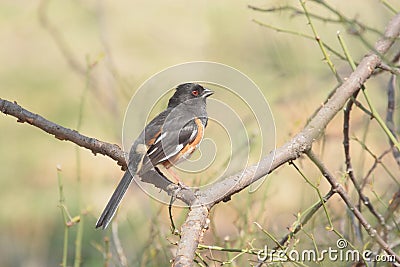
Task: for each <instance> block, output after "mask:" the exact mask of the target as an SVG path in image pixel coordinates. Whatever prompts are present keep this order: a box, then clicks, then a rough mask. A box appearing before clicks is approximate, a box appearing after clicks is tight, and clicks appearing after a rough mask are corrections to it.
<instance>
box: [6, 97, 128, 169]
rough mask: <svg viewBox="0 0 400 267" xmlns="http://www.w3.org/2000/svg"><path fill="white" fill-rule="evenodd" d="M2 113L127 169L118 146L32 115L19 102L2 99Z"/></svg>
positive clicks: (122, 153)
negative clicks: (100, 155)
mask: <svg viewBox="0 0 400 267" xmlns="http://www.w3.org/2000/svg"><path fill="white" fill-rule="evenodd" d="M0 111H1V112H2V113H4V114H6V115H11V116H14V117H16V118H17V119H18V122H20V123H25V122H26V123H29V124H31V125H33V126H36V127H38V128H40V129H42V130H43V131H45V132H46V133H49V134H51V135H54V136H55V138H57V139H60V140H67V141H70V142H72V143H75V144H77V145H78V146H80V147H84V148H87V149H89V150H91V151H92V152H93V154H95V155H96V154H98V153H99V154H102V155H105V156H108V157H110V158H112V159H113V160H115V161H116V162H117V164H118V165H120V166H122V168H123V169H124V170H125V169H126V162H125V154H124V152H123V151H122V150H121V148H120V147H119V146H118V145H116V144H110V143H107V142H103V141H100V140H97V139H96V138H92V137H88V136H85V135H83V134H80V133H79V132H78V131H76V130H71V129H68V128H65V127H63V126H61V125H59V124H56V123H54V122H51V121H49V120H47V119H45V118H43V117H42V116H40V115H38V114H35V113H32V112H30V111H28V110H26V109H24V108H22V107H21V106H20V105H18V104H17V102H14V103H13V102H10V101H7V100H5V99H1V98H0Z"/></svg>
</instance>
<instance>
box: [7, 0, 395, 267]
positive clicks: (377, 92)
mask: <svg viewBox="0 0 400 267" xmlns="http://www.w3.org/2000/svg"><path fill="white" fill-rule="evenodd" d="M391 2H392V4H393V5H394V7H395V8H397V10H399V9H400V5H399V4H398V3H395V2H396V1H391ZM329 3H330V4H331V5H332V6H333V7H335V8H337V10H339V11H340V12H342V13H343V14H345V15H346V16H348V17H349V18H356V19H357V20H359V21H361V22H363V23H365V24H367V25H369V26H371V27H373V28H376V29H378V30H380V31H382V30H383V28H384V26H385V25H386V23H387V22H388V20H389V19H390V18H391V17H392V16H393V14H392V13H391V12H390V11H389V10H388V9H387V8H385V7H384V5H383V4H382V3H381V2H380V1H378V0H369V1H364V0H357V1H339V0H337V1H329ZM248 4H249V2H246V1H228V0H221V1H183V0H179V1H117V2H115V1H106V0H99V1H92V0H83V1H59V0H53V1H48V2H47V1H43V2H40V1H21V0H17V1H7V0H5V1H1V3H0V32H1V35H0V36H1V38H0V39H1V44H2V45H1V49H0V62H1V64H0V97H1V98H4V99H7V100H10V101H17V102H18V103H19V104H20V105H22V106H23V107H25V108H26V109H28V110H30V111H32V112H34V113H37V114H40V115H42V116H44V117H45V118H47V119H49V120H51V121H53V122H56V123H58V124H61V125H63V126H65V127H69V128H72V129H76V128H77V125H78V121H79V117H80V114H81V115H82V122H81V128H80V132H82V133H83V134H85V135H88V136H92V137H96V138H98V139H100V140H104V141H108V142H111V143H116V144H121V132H122V122H123V117H124V111H125V108H126V106H127V104H128V102H129V100H130V97H131V96H132V95H133V94H134V92H135V90H136V89H137V88H138V87H139V86H140V84H141V83H143V82H144V81H145V80H146V79H147V78H149V77H150V76H151V75H153V74H154V73H156V72H159V71H160V70H162V69H164V68H166V67H169V66H171V65H175V64H179V63H183V62H187V61H194V60H208V61H216V62H220V63H224V64H227V65H230V66H232V67H234V68H237V69H238V70H240V71H242V72H244V73H245V74H247V75H248V76H249V77H250V78H251V79H252V80H254V81H255V82H256V83H257V84H258V85H259V87H260V89H261V90H262V92H263V93H264V95H265V97H266V98H267V99H268V101H269V103H270V106H271V109H272V111H273V113H274V115H275V121H276V129H277V145H278V146H280V145H282V144H283V143H284V142H285V141H287V140H289V139H290V137H291V136H293V135H294V134H295V133H296V132H298V131H299V130H301V129H302V127H303V126H304V124H305V123H306V121H307V118H309V117H310V116H311V114H312V113H313V111H314V110H315V109H316V108H317V107H319V106H320V105H321V103H323V101H324V100H325V98H326V96H327V95H328V93H329V92H330V91H331V90H332V89H333V88H334V87H335V86H336V83H337V82H336V80H335V77H334V76H333V75H332V74H331V72H330V70H329V68H328V67H327V65H326V62H325V61H323V60H322V58H323V56H322V54H321V52H320V50H319V48H318V45H317V43H316V42H314V41H312V40H306V39H304V38H301V37H299V36H294V35H289V34H284V33H277V32H275V31H273V30H271V29H267V28H264V27H261V26H260V25H258V24H256V23H254V22H253V21H252V20H253V19H257V20H259V21H262V22H265V23H267V24H270V25H274V26H277V27H280V28H284V29H290V30H293V31H298V32H302V33H307V34H311V31H310V28H309V26H308V25H307V22H306V19H305V17H304V16H294V15H293V13H291V12H285V11H280V12H273V13H262V12H256V11H253V10H251V9H249V8H247V5H248ZM251 4H252V5H255V6H259V7H264V8H270V7H278V6H285V5H286V4H290V5H292V6H296V7H298V8H300V5H299V3H298V2H297V1H278V0H276V1H251ZM396 5H397V6H396ZM307 6H308V8H309V9H310V11H311V12H313V13H316V14H320V15H322V16H327V17H329V18H335V16H333V15H332V13H329V12H328V11H327V10H326V9H324V8H322V7H321V6H319V5H317V4H315V3H312V2H307ZM315 25H316V27H317V30H318V32H319V34H320V36H321V38H322V39H323V40H324V41H325V42H327V43H329V44H330V45H331V46H332V47H333V48H335V49H337V50H338V51H341V50H340V46H339V43H338V42H337V39H336V32H337V31H341V33H342V35H343V37H344V39H345V40H346V42H347V44H348V46H349V50H350V52H351V53H352V55H353V57H354V59H355V60H360V58H361V57H362V56H363V55H364V54H366V53H367V52H368V51H369V49H368V47H367V46H368V45H366V44H365V43H363V42H361V41H360V39H359V38H358V37H357V36H354V35H352V34H350V33H349V31H351V30H352V29H350V28H348V27H344V26H343V25H341V24H331V23H328V22H321V21H316V20H315ZM54 36H56V39H57V40H55V39H54ZM363 37H364V38H365V40H366V42H367V44H370V45H371V44H373V43H374V41H375V40H376V39H377V38H378V35H377V34H375V33H371V32H368V31H366V32H365V33H364V34H363ZM332 60H333V62H334V64H335V66H336V67H337V69H338V71H339V73H340V74H341V75H342V77H346V75H348V73H349V72H350V68H349V67H348V64H347V63H346V62H344V61H342V60H340V59H338V58H336V57H334V56H333V57H332ZM89 65H92V67H91V69H90V71H88V70H89V67H88V66H89ZM88 77H89V78H88ZM388 77H389V76H388V75H381V76H380V77H378V78H376V79H373V80H371V81H370V82H368V84H367V88H370V89H369V91H370V95H371V97H372V98H373V101H374V105H375V107H376V108H377V109H378V111H379V112H381V114H383V115H384V114H385V108H386V102H385V101H386V100H385V97H384V96H385V90H386V86H387V81H388ZM88 81H89V82H88ZM82 101H83V105H82V103H81V102H82ZM80 107H83V110H82V112H80ZM341 124H342V116H341V115H339V116H337V117H336V118H335V119H334V121H333V122H332V123H331V124H330V125H329V127H328V129H327V131H326V135H325V136H324V138H323V139H322V140H320V141H318V142H317V143H316V144H315V146H314V150H315V151H316V152H318V153H320V154H321V155H322V157H323V159H324V160H325V162H326V164H327V165H328V166H329V168H331V170H332V171H333V172H334V173H335V174H337V175H338V177H341V176H342V174H341V172H342V171H343V169H344V164H343V163H344V159H343V149H342V147H341V142H342V134H341V132H342V126H341ZM367 125H368V126H367ZM367 127H368V128H367ZM0 129H1V130H2V131H1V138H0V148H1V153H0V201H1V202H0V203H1V204H0V206H1V208H0V226H1V230H0V266H4V267H6V266H32V267H35V266H57V265H59V264H60V262H61V260H62V253H63V242H64V224H63V219H62V215H61V212H60V208H59V192H58V182H57V177H58V175H59V176H60V177H61V178H62V183H63V187H64V193H65V198H66V206H67V208H68V211H69V212H70V213H71V216H72V217H74V216H77V215H79V214H81V213H82V214H83V215H82V218H83V219H82V222H81V224H82V225H83V228H82V229H83V239H82V266H103V265H104V262H105V260H104V251H105V249H106V243H105V241H104V240H105V239H104V238H110V239H112V237H111V230H107V231H101V230H95V229H94V224H95V221H96V219H97V216H98V215H99V214H100V212H101V211H102V209H103V207H104V205H105V203H106V201H107V200H108V197H109V196H110V194H111V192H112V190H113V188H114V185H116V183H117V181H118V180H119V178H120V177H121V175H122V172H121V170H120V168H119V167H118V166H117V165H116V163H115V162H113V161H112V160H111V159H109V158H107V157H104V156H101V155H97V156H94V155H93V154H92V153H91V152H90V151H87V150H84V149H77V147H76V145H74V144H72V143H69V142H65V141H60V140H57V139H55V138H54V137H52V136H50V135H48V134H46V133H44V132H43V131H41V130H39V129H37V128H35V127H32V126H29V125H27V124H18V123H16V120H15V118H13V117H11V116H7V117H6V116H4V115H2V117H1V118H0ZM366 129H367V132H368V137H367V141H368V145H369V146H370V148H371V150H373V151H374V152H376V154H377V155H379V154H380V153H381V152H383V151H384V150H385V149H387V147H388V146H387V141H386V138H385V137H384V135H383V134H382V132H381V130H380V129H379V127H377V125H376V123H375V122H371V123H369V119H368V118H367V117H366V116H364V115H363V113H362V112H360V111H358V110H357V111H355V112H354V114H353V120H352V128H351V135H354V136H357V137H358V138H360V139H361V137H362V136H363V134H364V132H365V131H366ZM352 144H353V153H354V162H353V164H354V166H355V168H356V173H357V174H358V175H360V176H361V177H362V174H363V173H364V174H365V172H366V170H367V169H368V167H369V166H370V165H371V164H372V162H373V160H372V158H371V157H370V156H368V155H365V154H363V153H361V151H362V149H361V147H360V146H359V145H357V143H356V142H354V143H352ZM78 150H79V152H77V151H78ZM360 155H361V156H360ZM299 163H300V164H299V165H300V166H301V167H302V168H303V169H304V171H305V172H306V174H307V175H308V176H309V177H310V178H311V179H312V180H313V181H314V182H317V181H319V180H320V179H321V177H320V175H319V173H318V172H317V171H316V170H315V168H313V167H311V165H310V164H309V163H308V162H307V161H304V160H303V159H300V160H299ZM386 164H387V165H388V166H389V167H390V168H391V169H393V171H394V172H395V173H397V175H398V170H397V167H396V165H395V163H394V161H393V160H392V159H391V158H390V156H388V157H387V162H386ZM57 166H59V167H60V168H61V172H59V173H57ZM79 166H80V169H79ZM79 177H80V182H78V178H79ZM374 179H376V180H378V179H379V181H380V182H379V183H378V184H374V186H373V187H372V188H373V190H375V191H376V193H377V195H378V196H380V197H382V199H383V202H385V203H387V201H388V200H389V199H390V197H391V195H392V193H394V192H395V191H396V190H397V188H396V187H394V186H393V182H392V181H391V180H390V179H389V178H388V175H387V174H386V173H385V172H384V171H383V169H382V168H378V169H377V171H376V173H375V175H374ZM320 189H321V191H322V192H326V191H327V190H328V189H329V187H328V186H327V184H326V183H325V181H322V182H321V184H320ZM373 190H370V191H368V190H367V191H368V192H367V194H368V195H370V194H372V192H373ZM371 199H372V200H373V201H374V202H378V198H377V197H376V196H375V197H374V195H372V196H371ZM317 200H318V196H317V194H316V193H315V191H314V190H313V189H312V188H311V187H310V186H308V185H306V183H305V182H304V180H303V179H302V178H301V177H300V176H299V175H298V174H297V173H296V172H295V171H294V169H293V168H291V167H284V168H280V169H279V170H277V171H276V172H274V173H273V174H272V175H270V176H269V178H268V179H267V182H265V183H264V184H263V186H262V188H261V189H260V190H258V191H257V192H256V193H254V194H249V193H248V192H247V191H243V192H242V193H241V194H240V196H238V195H236V196H234V197H233V198H232V201H230V202H228V203H226V204H220V205H218V206H217V207H215V209H214V210H213V212H212V225H211V229H210V231H208V233H207V234H206V236H205V240H204V242H205V243H206V244H209V245H212V244H219V245H225V246H232V247H246V245H247V244H248V242H251V241H252V240H255V241H254V242H256V243H255V244H257V245H258V246H259V247H263V245H264V244H265V243H267V242H270V240H269V239H268V238H267V237H266V236H265V234H263V233H262V232H261V231H260V230H259V229H258V228H257V227H256V226H255V225H254V224H253V222H255V221H256V222H258V223H259V224H261V225H262V226H263V227H264V228H266V229H268V230H269V231H271V232H272V233H273V234H274V235H275V236H276V237H277V238H279V237H280V236H282V235H283V234H285V233H286V231H287V230H286V228H287V227H290V225H291V223H292V222H293V221H294V220H295V216H294V215H295V214H297V213H298V212H300V211H302V210H304V209H305V208H306V207H308V206H310V205H311V204H312V203H314V202H315V201H317ZM378 207H379V208H383V206H379V204H378ZM329 208H330V212H331V215H332V218H334V219H335V221H336V219H337V220H338V221H339V222H340V220H339V219H340V218H343V217H345V215H346V212H345V209H344V206H343V204H342V203H341V202H340V201H338V199H333V200H331V202H330V203H329ZM185 214H186V210H184V209H175V210H174V215H175V219H176V224H177V225H178V226H180V224H181V223H182V222H183V220H184V215H185ZM316 218H319V220H317V221H315V222H313V224H311V225H312V226H311V227H310V228H309V229H308V230H309V231H310V232H312V233H314V234H316V235H317V236H318V237H320V238H321V239H324V240H325V243H329V242H330V240H333V241H332V242H334V240H336V239H335V238H336V236H335V235H333V234H331V233H330V232H328V231H327V230H326V229H325V226H326V225H327V222H326V217H324V216H323V214H322V213H320V215H319V216H317V217H316ZM117 221H118V222H119V233H120V241H121V244H122V247H123V249H124V251H125V255H126V257H127V261H128V265H129V266H167V265H169V260H170V259H171V258H172V257H173V255H174V250H175V246H174V245H173V244H171V243H173V242H175V241H177V237H176V236H173V235H171V233H170V230H169V218H168V209H167V206H165V205H163V204H161V203H159V202H157V201H155V200H153V199H151V198H149V197H147V195H146V194H144V193H143V192H142V191H141V190H139V189H138V188H137V187H136V186H132V188H131V189H130V191H129V193H128V194H127V196H126V197H125V199H124V201H123V205H122V208H121V209H120V212H119V215H118V218H117ZM339 222H338V225H339ZM338 227H339V226H338ZM77 228H78V227H77V225H74V226H73V227H70V228H69V240H68V248H69V250H68V265H73V261H74V258H75V252H74V250H75V247H76V246H75V244H74V240H75V236H76V232H77ZM303 240H304V242H305V244H308V243H309V242H310V240H308V239H307V237H305V235H304V236H303ZM110 253H111V259H110V262H109V264H110V266H120V261H119V260H118V256H117V252H116V250H115V244H114V242H111V243H110ZM214 256H215V255H214ZM223 256H224V254H223V255H221V257H223ZM245 258H246V256H245ZM242 263H243V264H248V262H247V261H246V260H245V259H242ZM239 265H240V264H239ZM233 266H235V264H233ZM242 266H243V265H242Z"/></svg>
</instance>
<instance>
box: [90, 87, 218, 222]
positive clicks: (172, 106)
mask: <svg viewBox="0 0 400 267" xmlns="http://www.w3.org/2000/svg"><path fill="white" fill-rule="evenodd" d="M212 94H214V92H213V91H212V90H210V89H208V88H205V87H203V86H201V85H200V84H197V83H183V84H180V85H178V86H177V87H176V90H175V92H174V94H173V95H172V97H171V98H170V99H169V101H168V106H167V108H166V109H165V110H164V111H162V112H161V113H160V114H158V115H157V116H156V117H154V119H153V120H151V121H150V122H149V123H148V124H147V125H146V127H145V128H144V129H143V131H142V132H141V134H140V135H139V136H138V138H137V139H136V140H135V141H134V142H133V144H132V147H131V149H130V152H129V158H128V170H127V171H125V173H124V175H123V177H122V178H121V181H120V182H119V184H118V185H117V188H116V189H115V191H114V193H113V194H112V196H111V198H110V200H109V201H108V203H107V205H106V207H105V208H104V210H103V212H102V214H101V215H100V217H99V219H98V220H97V222H96V228H102V229H106V228H107V226H108V224H109V223H110V222H111V220H112V218H113V216H114V214H115V212H116V211H117V208H118V206H119V204H120V202H121V200H122V198H123V197H124V195H125V193H126V190H127V189H128V187H129V185H130V183H131V182H132V179H133V176H135V175H139V176H142V175H144V174H146V172H149V171H150V170H153V169H156V170H157V171H158V172H159V169H158V168H157V167H156V166H157V165H162V166H164V167H165V169H166V170H167V171H169V172H170V173H171V175H172V176H173V177H174V178H175V180H177V183H178V185H179V186H181V187H186V186H185V185H184V184H183V183H182V182H181V181H180V179H179V177H178V176H177V175H176V174H175V173H174V172H173V171H172V170H171V169H170V168H171V167H172V166H174V165H175V164H178V163H179V162H181V161H184V160H185V159H188V158H189V157H190V155H191V154H192V153H193V152H194V151H195V150H196V148H197V147H198V146H199V144H200V142H201V141H202V139H203V136H204V130H205V128H206V126H207V123H208V115H207V110H206V106H207V104H206V99H207V98H208V97H209V96H211V95H212Z"/></svg>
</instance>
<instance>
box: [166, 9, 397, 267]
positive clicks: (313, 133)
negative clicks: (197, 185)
mask: <svg viewBox="0 0 400 267" xmlns="http://www.w3.org/2000/svg"><path fill="white" fill-rule="evenodd" d="M399 33H400V14H397V15H396V16H395V17H394V18H393V19H392V20H391V21H390V22H389V24H388V26H387V28H386V31H385V34H384V36H383V37H382V38H381V39H380V40H378V41H377V43H376V44H375V51H376V52H375V51H374V52H371V53H370V54H369V55H367V56H365V57H364V58H363V59H362V60H361V62H360V63H359V65H358V66H357V68H356V70H355V71H354V72H352V73H351V75H350V77H349V78H348V79H347V80H346V81H345V82H344V83H343V84H342V85H341V86H340V87H339V88H338V89H337V90H336V91H335V93H334V94H333V95H332V96H331V98H330V99H328V101H327V102H326V104H325V105H324V106H323V107H322V108H321V109H320V110H319V111H318V112H317V113H315V116H314V117H313V118H312V119H311V120H310V121H309V123H308V124H307V125H306V126H305V128H304V129H303V130H302V131H301V132H300V133H298V134H297V135H296V136H294V137H293V138H292V140H290V141H289V142H287V143H286V144H285V145H283V146H282V147H280V148H277V149H276V150H275V151H273V152H271V153H270V154H269V155H268V156H267V157H266V158H264V159H262V160H261V161H260V162H259V163H257V164H255V165H253V166H250V167H248V168H246V169H245V170H243V171H242V172H240V173H238V174H236V175H233V176H230V177H228V178H226V179H224V180H222V181H220V182H217V183H215V184H214V185H213V186H212V187H210V188H208V189H206V190H204V191H201V192H199V194H198V195H199V197H198V198H199V200H198V201H196V202H195V203H194V204H196V205H204V206H206V207H208V211H209V209H211V208H212V207H213V206H214V205H215V204H217V203H219V202H220V201H223V200H225V201H226V200H227V199H229V198H230V197H231V196H232V195H234V194H236V193H238V192H240V191H241V190H243V189H244V188H246V187H247V186H249V185H250V184H252V183H253V182H255V181H257V180H258V179H260V178H262V177H263V176H265V175H267V174H268V173H270V172H272V171H273V170H275V169H276V168H278V167H279V166H281V165H283V164H284V163H287V162H289V161H290V160H294V159H296V158H298V157H299V156H300V155H301V154H303V153H305V152H306V151H309V150H310V149H311V146H312V144H313V142H314V141H315V140H317V139H318V137H319V136H320V135H321V134H322V133H323V131H324V129H325V128H326V126H327V125H328V123H329V122H330V121H331V120H332V119H333V117H334V116H335V115H336V114H337V113H338V112H339V111H340V110H341V109H342V108H343V106H344V105H345V103H346V102H347V100H348V99H350V97H351V96H352V95H353V94H354V93H355V92H356V91H357V90H359V89H360V88H361V85H362V84H364V83H365V82H366V80H367V79H368V78H369V77H370V76H371V75H372V74H373V71H374V70H375V69H376V68H377V67H378V66H379V65H380V64H381V61H382V60H381V58H380V56H379V55H378V54H385V53H386V52H387V51H388V50H389V48H390V47H391V46H392V45H393V43H394V40H395V39H396V38H397V36H398V35H399ZM271 162H272V164H271ZM208 214H209V212H204V213H202V215H203V216H204V217H200V218H198V221H199V222H205V218H206V217H207V216H208ZM192 220H193V217H192V215H191V214H190V213H189V215H188V217H187V219H186V222H189V221H192ZM204 226H205V225H203V226H202V227H200V228H196V229H194V228H193V227H191V226H190V224H186V223H185V224H183V225H182V228H181V241H180V242H181V243H182V244H185V245H186V246H190V249H185V251H183V250H182V249H181V246H178V251H177V255H180V257H177V258H175V261H174V266H191V265H192V264H193V258H194V252H195V250H196V248H197V245H198V240H199V237H200V236H201V234H202V231H200V230H199V229H204ZM195 231H197V233H194V232H195ZM184 252H186V253H189V252H190V255H185V257H182V256H181V255H182V254H183V253H184ZM183 258H185V259H192V261H190V262H187V261H182V259H183ZM184 264H187V265H184Z"/></svg>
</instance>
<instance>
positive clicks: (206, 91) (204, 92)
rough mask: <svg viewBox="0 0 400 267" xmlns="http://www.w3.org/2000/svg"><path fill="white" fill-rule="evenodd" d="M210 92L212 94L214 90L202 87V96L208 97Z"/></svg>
mask: <svg viewBox="0 0 400 267" xmlns="http://www.w3.org/2000/svg"><path fill="white" fill-rule="evenodd" d="M212 94H214V91H212V90H210V89H207V88H204V91H203V95H202V97H204V98H206V97H209V96H210V95H212Z"/></svg>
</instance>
